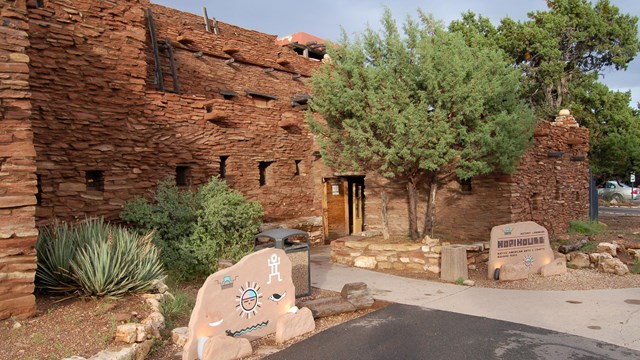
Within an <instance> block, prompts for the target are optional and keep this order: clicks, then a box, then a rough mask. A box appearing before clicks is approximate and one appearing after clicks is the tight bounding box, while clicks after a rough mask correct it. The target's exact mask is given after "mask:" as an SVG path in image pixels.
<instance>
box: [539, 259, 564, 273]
mask: <svg viewBox="0 0 640 360" xmlns="http://www.w3.org/2000/svg"><path fill="white" fill-rule="evenodd" d="M566 273H567V260H566V259H564V258H558V259H555V260H553V261H552V262H550V263H548V264H547V265H545V266H543V267H542V268H540V274H541V275H542V276H545V277H546V276H555V275H564V274H566Z"/></svg>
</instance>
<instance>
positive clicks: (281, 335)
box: [276, 308, 316, 344]
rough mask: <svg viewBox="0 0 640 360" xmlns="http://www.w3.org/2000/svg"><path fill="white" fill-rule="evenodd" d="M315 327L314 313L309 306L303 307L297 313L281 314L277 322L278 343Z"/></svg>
mask: <svg viewBox="0 0 640 360" xmlns="http://www.w3.org/2000/svg"><path fill="white" fill-rule="evenodd" d="M315 328H316V323H315V321H314V320H313V314H312V313H311V310H309V309H308V308H302V309H300V310H298V312H297V313H286V314H284V315H282V316H280V318H278V321H277V323H276V343H277V344H282V343H284V342H286V341H287V340H289V339H293V338H294V337H297V336H300V335H303V334H306V333H308V332H311V331H313V330H315Z"/></svg>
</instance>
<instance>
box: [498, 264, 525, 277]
mask: <svg viewBox="0 0 640 360" xmlns="http://www.w3.org/2000/svg"><path fill="white" fill-rule="evenodd" d="M528 278H529V269H527V266H526V265H524V264H504V265H502V266H500V281H512V280H523V279H528Z"/></svg>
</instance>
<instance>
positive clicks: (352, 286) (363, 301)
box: [340, 282, 374, 309]
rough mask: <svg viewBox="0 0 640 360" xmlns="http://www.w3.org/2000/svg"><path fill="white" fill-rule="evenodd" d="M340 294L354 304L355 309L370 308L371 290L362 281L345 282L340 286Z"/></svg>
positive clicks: (371, 300) (371, 303) (371, 301)
mask: <svg viewBox="0 0 640 360" xmlns="http://www.w3.org/2000/svg"><path fill="white" fill-rule="evenodd" d="M340 296H342V298H343V299H345V300H347V301H348V302H350V303H351V304H352V305H353V306H355V307H356V309H366V308H370V307H371V305H373V302H374V300H373V296H371V291H370V290H369V288H368V287H367V284H365V283H363V282H357V283H349V284H345V285H344V286H343V287H342V291H341V292H340Z"/></svg>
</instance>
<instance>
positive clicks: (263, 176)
mask: <svg viewBox="0 0 640 360" xmlns="http://www.w3.org/2000/svg"><path fill="white" fill-rule="evenodd" d="M271 164H273V161H260V163H258V169H259V170H260V186H265V185H267V184H268V183H269V179H268V178H269V177H270V176H269V175H270V174H269V171H268V169H269V166H271Z"/></svg>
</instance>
